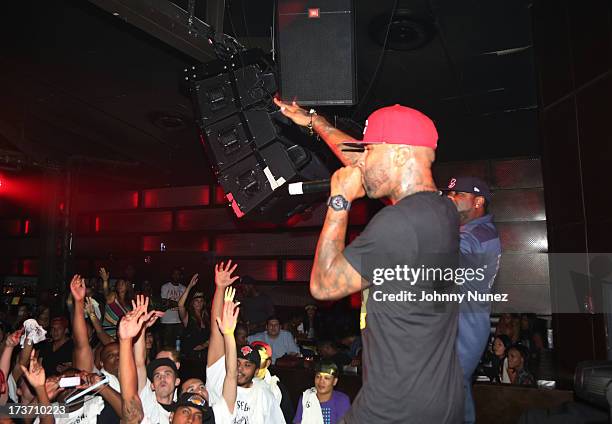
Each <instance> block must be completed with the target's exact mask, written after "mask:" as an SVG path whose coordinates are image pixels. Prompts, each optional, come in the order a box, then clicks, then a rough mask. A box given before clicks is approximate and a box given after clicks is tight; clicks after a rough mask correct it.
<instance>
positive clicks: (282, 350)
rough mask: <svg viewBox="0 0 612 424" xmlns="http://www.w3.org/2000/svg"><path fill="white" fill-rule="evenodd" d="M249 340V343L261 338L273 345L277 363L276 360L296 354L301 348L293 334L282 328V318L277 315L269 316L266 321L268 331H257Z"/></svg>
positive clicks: (274, 359)
mask: <svg viewBox="0 0 612 424" xmlns="http://www.w3.org/2000/svg"><path fill="white" fill-rule="evenodd" d="M247 340H248V341H249V343H253V342H254V341H256V340H259V341H262V342H265V343H267V344H269V345H270V346H272V364H275V363H276V360H277V359H278V358H280V357H282V356H285V355H292V356H295V355H297V354H298V353H300V348H299V347H298V345H297V344H296V343H295V340H294V338H293V335H292V334H291V333H290V332H288V331H286V330H281V325H280V320H279V319H278V318H277V317H275V316H271V317H269V318H268V320H267V321H266V331H264V332H261V333H255V334H253V335H251V336H249V337H248V338H247Z"/></svg>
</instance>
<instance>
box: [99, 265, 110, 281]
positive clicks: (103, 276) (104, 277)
mask: <svg viewBox="0 0 612 424" xmlns="http://www.w3.org/2000/svg"><path fill="white" fill-rule="evenodd" d="M99 274H100V278H101V279H102V281H108V279H109V278H110V273H109V272H108V271H107V270H106V268H104V267H102V268H100V271H99Z"/></svg>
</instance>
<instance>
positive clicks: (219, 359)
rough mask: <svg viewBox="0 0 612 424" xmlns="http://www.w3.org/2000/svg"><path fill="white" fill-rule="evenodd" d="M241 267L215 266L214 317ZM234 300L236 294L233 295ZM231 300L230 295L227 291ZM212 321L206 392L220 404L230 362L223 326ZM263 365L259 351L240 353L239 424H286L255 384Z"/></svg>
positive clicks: (271, 399)
mask: <svg viewBox="0 0 612 424" xmlns="http://www.w3.org/2000/svg"><path fill="white" fill-rule="evenodd" d="M236 267H237V265H233V266H232V261H231V260H230V261H228V262H227V264H225V263H224V262H221V263H220V264H217V265H216V266H215V286H216V290H215V294H214V296H213V301H212V310H211V317H217V316H220V315H221V310H222V308H223V299H224V290H225V289H226V288H227V287H229V286H230V285H231V284H232V283H233V282H234V281H236V280H237V279H238V277H237V276H234V277H233V276H232V274H233V272H234V271H235V270H236ZM230 293H231V294H232V296H231V297H232V298H233V290H231V291H230ZM226 296H227V291H226ZM212 319H213V318H211V334H210V346H209V348H208V361H207V363H208V365H207V367H206V389H207V390H208V395H209V399H210V403H211V404H212V405H213V407H214V405H215V404H217V403H218V402H219V401H220V399H221V389H222V388H223V386H224V384H223V381H224V379H225V376H226V369H227V364H226V366H225V367H224V366H223V363H224V362H226V363H227V362H229V361H230V359H229V358H226V359H225V360H224V358H225V355H226V353H227V352H226V350H227V340H225V343H224V342H223V339H222V337H223V334H222V332H221V330H220V329H219V326H216V327H215V326H214V323H213V321H212ZM260 364H261V358H260V357H259V352H258V350H257V349H254V348H253V347H251V346H249V345H246V346H242V348H241V349H240V350H238V378H237V384H238V388H237V394H236V411H235V412H236V418H235V422H236V423H266V424H279V423H285V419H284V417H283V414H282V411H281V409H280V406H279V405H278V401H277V400H276V399H275V397H274V394H273V393H272V392H271V391H270V389H269V387H268V386H267V385H266V384H254V382H253V378H254V377H255V372H256V371H257V369H258V368H259V365H260Z"/></svg>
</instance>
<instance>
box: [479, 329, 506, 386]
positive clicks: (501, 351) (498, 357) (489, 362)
mask: <svg viewBox="0 0 612 424" xmlns="http://www.w3.org/2000/svg"><path fill="white" fill-rule="evenodd" d="M510 346H512V340H510V337H508V336H506V335H505V334H500V335H498V336H495V337H494V338H493V343H492V344H491V350H490V351H487V352H486V354H485V357H484V365H483V372H484V373H485V374H486V375H487V377H489V380H491V381H492V382H495V383H510V377H509V376H508V349H509V348H510Z"/></svg>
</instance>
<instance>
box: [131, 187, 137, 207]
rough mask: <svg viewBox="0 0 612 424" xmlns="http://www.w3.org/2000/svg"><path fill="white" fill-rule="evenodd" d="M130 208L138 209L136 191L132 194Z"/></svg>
mask: <svg viewBox="0 0 612 424" xmlns="http://www.w3.org/2000/svg"><path fill="white" fill-rule="evenodd" d="M132 207H133V208H137V207H138V192H137V191H135V192H133V193H132Z"/></svg>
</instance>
